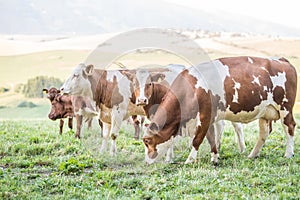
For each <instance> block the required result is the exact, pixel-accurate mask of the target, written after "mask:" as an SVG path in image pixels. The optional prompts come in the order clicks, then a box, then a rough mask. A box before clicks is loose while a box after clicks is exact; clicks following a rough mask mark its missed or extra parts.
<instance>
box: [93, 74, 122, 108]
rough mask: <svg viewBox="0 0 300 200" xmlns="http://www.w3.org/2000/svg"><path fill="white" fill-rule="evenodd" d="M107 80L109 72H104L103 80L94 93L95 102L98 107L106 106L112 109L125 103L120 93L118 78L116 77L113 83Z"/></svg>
mask: <svg viewBox="0 0 300 200" xmlns="http://www.w3.org/2000/svg"><path fill="white" fill-rule="evenodd" d="M106 79H107V71H102V74H101V78H100V79H99V81H98V83H97V86H96V91H95V92H94V100H95V101H96V105H97V106H100V104H104V105H105V106H106V107H108V108H112V107H113V106H114V105H117V104H120V103H121V102H122V101H123V97H122V95H121V94H120V92H119V87H118V82H117V77H116V76H114V78H113V81H112V82H110V81H108V80H106Z"/></svg>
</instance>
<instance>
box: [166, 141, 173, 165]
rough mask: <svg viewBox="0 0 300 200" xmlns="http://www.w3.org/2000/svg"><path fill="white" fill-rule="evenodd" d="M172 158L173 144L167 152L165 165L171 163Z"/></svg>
mask: <svg viewBox="0 0 300 200" xmlns="http://www.w3.org/2000/svg"><path fill="white" fill-rule="evenodd" d="M172 143H173V142H172ZM173 158H174V144H171V146H170V147H169V148H168V151H167V155H166V162H167V163H170V162H172V160H173Z"/></svg>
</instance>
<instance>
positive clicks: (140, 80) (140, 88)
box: [133, 69, 165, 106]
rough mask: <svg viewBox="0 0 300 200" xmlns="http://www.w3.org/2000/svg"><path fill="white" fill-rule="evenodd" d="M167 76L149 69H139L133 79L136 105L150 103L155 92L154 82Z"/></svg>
mask: <svg viewBox="0 0 300 200" xmlns="http://www.w3.org/2000/svg"><path fill="white" fill-rule="evenodd" d="M164 78H165V75H164V74H163V73H150V72H149V71H148V70H144V69H140V70H137V72H136V76H135V78H134V79H133V89H134V95H135V97H136V102H135V103H136V105H141V106H145V105H148V103H149V99H150V98H151V96H152V94H153V82H159V81H161V80H163V79H164Z"/></svg>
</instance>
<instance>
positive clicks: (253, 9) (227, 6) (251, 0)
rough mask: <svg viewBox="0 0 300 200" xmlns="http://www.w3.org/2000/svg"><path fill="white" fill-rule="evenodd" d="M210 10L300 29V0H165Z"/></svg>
mask: <svg viewBox="0 0 300 200" xmlns="http://www.w3.org/2000/svg"><path fill="white" fill-rule="evenodd" d="M165 1H166V2H170V3H175V4H178V5H183V6H186V7H189V8H193V9H199V10H204V11H209V12H217V11H226V12H230V13H233V14H234V13H236V14H242V15H245V16H251V17H253V18H256V19H262V20H265V21H270V22H275V23H278V24H283V25H287V26H290V27H294V28H299V29H300V1H299V0H285V1H282V0H273V1H272V0H248V1H245V0H165Z"/></svg>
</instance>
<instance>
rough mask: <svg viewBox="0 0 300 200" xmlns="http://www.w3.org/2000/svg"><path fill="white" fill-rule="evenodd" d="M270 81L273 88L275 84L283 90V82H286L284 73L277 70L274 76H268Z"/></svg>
mask: <svg viewBox="0 0 300 200" xmlns="http://www.w3.org/2000/svg"><path fill="white" fill-rule="evenodd" d="M270 78H271V81H272V83H273V89H275V87H276V86H278V87H282V88H283V89H284V90H285V82H286V74H285V72H282V73H281V72H279V73H278V74H277V75H276V76H270Z"/></svg>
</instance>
